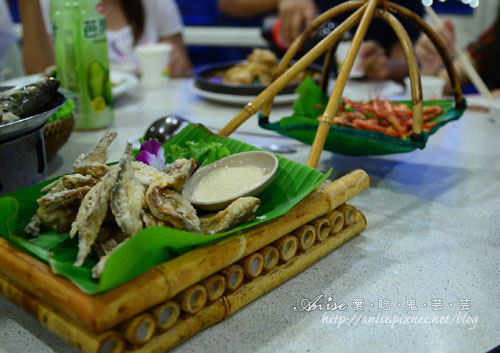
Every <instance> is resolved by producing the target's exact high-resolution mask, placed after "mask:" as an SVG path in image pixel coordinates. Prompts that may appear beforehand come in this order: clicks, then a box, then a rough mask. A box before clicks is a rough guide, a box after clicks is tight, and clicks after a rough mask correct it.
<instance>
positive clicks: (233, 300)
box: [134, 212, 366, 353]
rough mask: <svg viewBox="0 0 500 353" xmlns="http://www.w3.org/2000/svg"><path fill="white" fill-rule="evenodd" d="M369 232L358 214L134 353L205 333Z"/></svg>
mask: <svg viewBox="0 0 500 353" xmlns="http://www.w3.org/2000/svg"><path fill="white" fill-rule="evenodd" d="M365 228H366V220H365V218H364V216H363V214H362V213H361V212H358V216H357V217H356V221H355V223H354V224H353V225H351V226H350V227H348V228H345V229H344V230H342V231H341V232H340V233H338V235H337V236H335V237H330V238H328V239H327V240H325V241H324V242H322V243H317V244H316V245H314V246H313V247H312V248H310V249H309V250H308V251H306V252H304V253H302V254H301V255H299V256H296V257H295V258H293V259H292V260H290V261H289V262H287V263H286V265H283V266H277V267H275V268H274V269H273V270H271V271H270V272H268V273H266V274H265V275H262V276H259V277H257V278H255V279H254V280H252V281H250V282H248V283H245V284H243V285H242V286H241V287H240V288H239V289H238V290H236V291H235V292H234V293H232V294H229V295H227V296H225V297H222V299H221V300H218V301H215V302H213V303H212V304H211V305H209V306H207V307H205V308H203V309H202V310H201V311H200V312H199V313H198V314H197V315H195V316H188V317H186V318H183V319H181V320H179V321H178V322H177V323H176V324H175V325H174V326H173V327H171V328H170V330H169V331H168V332H165V333H163V334H160V335H157V336H155V337H153V339H152V340H151V341H149V342H148V343H147V344H146V345H145V346H143V347H142V348H140V349H138V350H135V351H134V353H151V352H165V351H168V350H170V349H172V348H173V347H175V346H177V345H179V344H180V343H182V342H184V341H185V340H187V339H189V338H190V337H192V336H194V335H195V334H197V333H198V332H200V331H202V330H203V329H205V328H207V327H210V326H212V325H214V324H216V323H217V322H220V321H222V320H224V319H225V318H226V317H227V316H229V315H230V314H234V313H235V312H236V311H238V310H239V309H241V308H242V307H243V306H245V305H247V304H249V303H250V302H252V301H253V300H255V299H257V298H258V297H260V296H262V295H263V294H265V293H267V292H269V291H270V290H272V289H273V288H275V287H277V286H278V285H280V284H281V283H283V282H285V281H287V280H288V279H290V278H292V277H293V276H295V275H296V274H297V273H299V272H301V271H303V270H305V269H306V268H307V267H309V266H310V265H312V264H313V263H315V262H316V261H318V260H319V259H321V258H322V257H324V256H326V255H327V254H329V253H330V252H331V251H333V250H334V249H336V248H338V247H339V246H341V245H342V244H344V243H345V242H347V241H348V240H349V239H351V238H353V237H354V236H356V235H358V234H359V233H360V232H362V231H363V230H364V229H365Z"/></svg>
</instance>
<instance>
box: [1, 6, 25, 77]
mask: <svg viewBox="0 0 500 353" xmlns="http://www.w3.org/2000/svg"><path fill="white" fill-rule="evenodd" d="M20 63H21V57H20V53H19V47H18V43H17V38H16V33H15V31H14V24H13V22H12V18H11V17H10V13H9V8H8V6H7V4H6V2H5V0H0V81H2V80H4V79H8V78H13V77H17V76H23V74H24V71H23V68H22V65H21V64H20Z"/></svg>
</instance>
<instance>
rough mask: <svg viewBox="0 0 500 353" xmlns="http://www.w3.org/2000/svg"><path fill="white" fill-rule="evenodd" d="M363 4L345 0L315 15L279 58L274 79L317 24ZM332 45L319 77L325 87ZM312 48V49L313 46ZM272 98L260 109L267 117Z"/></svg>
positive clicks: (282, 71)
mask: <svg viewBox="0 0 500 353" xmlns="http://www.w3.org/2000/svg"><path fill="white" fill-rule="evenodd" d="M364 4H365V1H346V2H344V3H342V4H339V5H337V6H335V7H333V8H331V9H329V10H327V11H325V12H323V13H322V14H321V15H319V16H318V17H316V18H315V19H314V21H313V22H312V23H311V24H310V25H309V26H308V27H307V28H306V29H305V30H304V32H302V33H301V34H300V35H299V36H298V37H297V38H295V40H294V41H293V42H292V44H291V45H290V47H289V48H288V50H287V51H286V53H285V55H284V56H283V58H282V59H281V61H280V63H279V65H278V68H277V69H276V73H275V74H274V79H277V78H278V77H280V76H281V75H282V74H283V73H284V72H285V71H286V70H287V69H288V66H289V65H290V62H291V61H292V59H293V58H294V57H295V54H297V52H298V50H299V49H300V48H301V47H302V45H303V44H304V42H305V40H306V39H307V38H309V37H310V36H311V35H312V34H313V33H314V31H316V30H317V29H318V28H319V26H321V25H322V24H323V23H324V22H325V21H327V20H329V19H332V18H334V17H336V16H338V15H341V14H343V13H344V12H346V11H349V10H354V9H358V8H359V7H361V6H363V5H364ZM356 23H357V21H356ZM351 28H352V26H351V27H348V28H347V27H346V28H344V29H343V30H342V31H341V32H340V33H339V39H340V38H341V37H342V36H343V35H344V34H345V33H346V32H347V31H348V30H349V29H351ZM337 29H338V27H337ZM330 35H331V33H330ZM333 47H334V46H333V45H332V46H331V47H330V49H329V50H328V52H327V56H326V58H325V63H324V64H323V72H322V77H321V79H322V88H323V86H324V85H325V87H326V84H327V82H325V80H327V78H325V76H326V73H327V72H328V69H327V68H326V65H327V61H331V57H332V56H333V55H332V54H333V53H332V49H333ZM312 50H314V48H313V49H312ZM324 91H326V90H324ZM273 100H274V96H273V97H272V98H271V99H270V100H269V102H268V103H266V105H265V106H264V108H263V109H262V114H263V115H264V116H265V117H269V115H270V112H271V107H272V105H273Z"/></svg>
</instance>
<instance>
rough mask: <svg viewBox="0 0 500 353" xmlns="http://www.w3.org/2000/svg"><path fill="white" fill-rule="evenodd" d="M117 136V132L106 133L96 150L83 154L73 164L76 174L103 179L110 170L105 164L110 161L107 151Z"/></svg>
mask: <svg viewBox="0 0 500 353" xmlns="http://www.w3.org/2000/svg"><path fill="white" fill-rule="evenodd" d="M116 135H117V134H116V132H106V134H104V136H103V137H102V138H101V140H100V141H99V142H98V143H97V146H96V147H95V148H94V150H92V151H90V152H89V153H88V154H87V155H85V154H81V155H80V156H79V157H78V158H77V159H76V161H75V163H74V164H73V168H74V170H75V172H76V173H78V174H81V175H92V176H94V177H96V178H102V177H103V176H104V175H105V174H106V173H107V172H108V169H109V167H108V166H107V165H106V164H104V163H106V160H107V159H108V157H107V155H106V151H107V150H108V147H109V145H110V144H111V142H113V140H114V139H115V138H116Z"/></svg>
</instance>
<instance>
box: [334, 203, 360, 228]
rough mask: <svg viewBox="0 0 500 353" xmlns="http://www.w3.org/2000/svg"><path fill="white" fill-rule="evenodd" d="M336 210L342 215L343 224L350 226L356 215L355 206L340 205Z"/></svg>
mask: <svg viewBox="0 0 500 353" xmlns="http://www.w3.org/2000/svg"><path fill="white" fill-rule="evenodd" d="M337 210H339V211H340V212H342V214H343V215H344V224H345V225H346V226H350V225H351V224H352V223H353V222H354V219H355V217H356V208H354V206H351V205H342V206H340V207H339V208H338V209H337Z"/></svg>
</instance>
